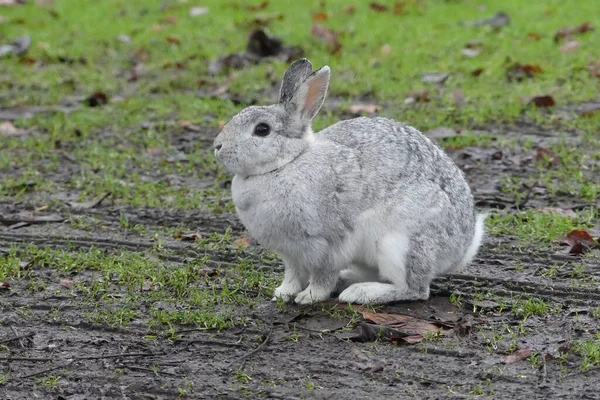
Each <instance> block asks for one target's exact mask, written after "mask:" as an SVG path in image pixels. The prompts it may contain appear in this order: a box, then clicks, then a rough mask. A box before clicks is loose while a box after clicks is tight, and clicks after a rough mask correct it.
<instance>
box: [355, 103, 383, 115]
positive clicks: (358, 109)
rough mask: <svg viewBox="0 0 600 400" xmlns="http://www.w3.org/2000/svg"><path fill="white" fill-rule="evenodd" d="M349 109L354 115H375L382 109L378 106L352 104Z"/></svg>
mask: <svg viewBox="0 0 600 400" xmlns="http://www.w3.org/2000/svg"><path fill="white" fill-rule="evenodd" d="M349 109H350V112H351V113H352V114H361V113H367V114H375V113H376V112H377V111H379V110H380V109H381V107H380V106H378V105H377V104H352V105H351V106H350V108H349Z"/></svg>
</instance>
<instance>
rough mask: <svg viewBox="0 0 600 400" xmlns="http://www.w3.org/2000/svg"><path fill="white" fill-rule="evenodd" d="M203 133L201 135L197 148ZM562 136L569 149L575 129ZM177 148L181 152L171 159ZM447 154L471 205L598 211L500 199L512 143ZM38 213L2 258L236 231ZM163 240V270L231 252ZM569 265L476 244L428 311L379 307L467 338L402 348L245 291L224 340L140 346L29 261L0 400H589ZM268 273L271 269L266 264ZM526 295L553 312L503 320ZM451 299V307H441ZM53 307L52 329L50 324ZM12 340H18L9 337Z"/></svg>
mask: <svg viewBox="0 0 600 400" xmlns="http://www.w3.org/2000/svg"><path fill="white" fill-rule="evenodd" d="M482 131H485V132H487V133H491V134H493V135H519V136H521V137H525V136H526V137H527V138H529V139H531V140H534V142H535V143H537V144H539V145H540V146H542V147H543V146H544V145H545V144H546V143H547V142H548V141H552V140H557V138H556V137H555V136H553V133H552V132H548V131H545V130H542V129H539V128H536V127H535V126H531V125H525V124H523V125H516V126H510V127H507V126H490V127H485V128H482ZM213 134H214V132H210V133H208V134H206V133H205V139H206V140H205V141H206V142H207V143H209V142H210V136H211V135H213ZM195 135H201V134H195ZM188 139H189V140H190V141H191V140H195V139H196V138H188ZM571 139H572V140H573V141H575V142H576V141H577V140H578V138H577V134H576V133H573V134H572V138H571ZM185 142H186V141H181V143H182V145H181V151H183V152H185V151H186V146H185ZM448 151H449V153H451V155H452V157H453V158H454V159H455V160H456V161H457V162H458V163H459V165H460V166H461V167H462V168H463V169H464V171H465V173H466V175H467V177H468V179H469V181H470V183H471V185H472V187H473V190H474V193H475V195H476V198H477V201H478V204H479V206H480V207H481V208H482V209H483V208H496V209H502V210H505V211H506V212H509V211H510V210H513V209H515V208H517V207H518V208H521V209H526V208H529V207H539V206H556V205H560V206H561V207H563V208H569V207H570V208H575V209H577V207H590V206H595V207H597V206H598V204H585V203H584V202H581V201H579V200H578V199H574V198H569V197H568V196H566V195H565V197H564V198H556V197H553V198H550V197H549V196H548V195H547V194H546V193H545V192H544V191H543V190H538V191H533V192H532V193H531V194H530V196H528V197H527V198H526V201H523V199H522V198H520V199H518V200H517V199H515V198H512V197H511V196H510V195H507V194H505V193H502V192H501V188H500V184H499V182H500V181H501V180H502V179H503V177H505V176H528V175H529V174H532V173H533V172H532V171H533V169H534V166H533V164H532V163H531V162H530V161H531V160H529V159H528V157H530V156H531V152H528V151H525V150H523V149H522V148H521V147H520V146H515V147H514V148H495V147H493V146H492V147H490V148H475V147H473V148H464V149H458V150H448ZM498 152H501V155H500V156H499V155H498ZM528 160H529V161H528ZM70 173H71V171H70V170H69V169H68V168H66V167H65V169H64V170H62V171H59V172H58V173H55V174H54V175H53V179H55V180H56V181H57V182H60V181H61V179H63V178H64V176H62V175H68V174H70ZM67 195H70V194H69V193H67ZM67 195H65V193H62V194H55V195H51V196H57V198H60V196H67ZM27 207H33V206H32V205H31V204H28V202H27V201H25V202H23V203H19V204H16V203H13V202H11V201H10V199H4V201H3V202H2V203H0V215H1V216H2V217H3V218H4V220H6V221H8V220H10V217H11V216H13V217H14V216H15V215H17V214H18V213H19V212H20V211H22V210H23V209H26V208H27ZM52 213H53V214H57V215H59V216H62V217H64V218H66V221H65V222H55V223H48V224H31V225H27V226H15V225H14V224H8V223H7V225H13V226H12V227H8V226H5V227H4V228H2V229H0V255H1V252H2V251H3V250H6V249H8V248H9V247H10V246H13V245H17V246H22V245H25V244H27V243H34V244H36V245H38V246H42V247H48V248H65V249H86V248H89V247H91V246H96V247H97V248H101V249H107V250H116V251H118V250H119V249H122V250H128V251H140V252H144V251H147V250H149V249H151V248H152V246H154V242H153V240H152V234H151V233H153V232H154V233H156V232H159V233H160V232H161V231H162V230H164V229H165V228H166V227H175V226H180V225H183V226H185V227H187V228H188V229H190V230H193V231H197V232H200V233H202V234H209V233H211V232H219V233H223V232H225V230H226V229H227V228H231V229H232V230H233V232H234V233H235V234H240V233H242V232H243V227H242V226H241V225H240V223H239V222H238V220H237V218H236V217H235V215H233V214H229V213H222V214H213V213H210V212H206V211H198V210H191V211H186V210H170V209H136V208H132V207H126V206H120V205H118V204H116V205H115V204H110V203H108V202H107V204H105V203H102V204H100V205H98V206H96V207H94V208H93V209H87V210H79V211H76V210H72V209H70V208H68V207H66V206H65V207H64V208H61V207H56V208H55V209H53V210H52ZM123 213H124V214H126V215H127V216H128V220H129V222H130V223H131V224H139V225H142V226H143V227H145V228H146V229H147V231H148V232H151V233H150V234H146V235H143V234H139V233H136V232H130V231H129V232H124V231H123V230H122V229H120V227H119V218H120V215H121V214H123ZM73 216H77V217H78V218H82V217H84V218H88V219H89V220H90V221H94V226H95V227H96V228H92V230H90V229H77V228H75V227H74V226H73V225H72V224H69V218H72V217H73ZM163 239H164V243H165V244H164V246H166V247H167V248H168V249H169V250H170V256H169V260H168V261H169V262H173V263H185V262H187V261H188V260H189V259H190V258H194V257H204V256H207V257H209V259H210V260H212V261H214V266H215V268H219V265H224V264H227V263H235V262H236V259H237V257H239V256H240V255H239V254H238V253H235V252H220V251H214V250H209V249H201V248H198V247H197V246H195V245H194V244H192V243H189V242H182V241H178V240H175V239H173V238H170V237H167V236H165V237H163ZM254 251H260V249H259V248H255V246H254V244H252V245H251V246H250V247H249V248H248V249H246V253H245V254H252V252H254ZM581 263H582V258H580V257H574V256H570V255H568V253H567V252H566V251H565V248H564V247H561V246H558V245H555V246H534V245H532V244H527V243H522V241H519V239H518V238H517V237H512V236H498V235H496V236H491V235H490V236H488V237H487V238H486V240H485V245H484V246H483V248H482V250H481V252H480V253H479V255H478V257H477V259H476V260H475V262H474V263H473V264H472V265H470V266H469V267H467V268H466V269H465V270H464V271H461V273H460V274H456V275H452V276H448V277H444V278H440V279H437V280H436V281H435V282H434V284H433V287H432V297H431V299H430V300H428V301H422V302H404V303H399V304H393V305H388V306H386V307H384V308H382V309H381V310H380V311H381V312H387V313H398V314H407V315H412V316H416V317H420V318H423V319H427V320H432V321H441V322H444V323H446V324H448V325H449V326H451V325H454V326H462V327H466V328H464V329H462V330H461V331H460V332H458V331H457V332H456V333H455V334H454V335H451V336H450V337H441V338H438V339H436V340H426V341H422V342H420V343H416V344H411V345H408V344H405V345H401V344H398V342H393V341H387V340H378V341H366V342H365V341H360V340H345V339H344V337H345V336H344V334H346V335H347V334H348V333H347V332H345V333H342V332H341V330H342V328H345V327H348V325H349V324H351V325H352V326H354V325H357V326H358V327H359V328H358V329H360V324H361V323H362V322H361V321H351V320H350V319H349V318H348V319H344V318H332V317H330V316H328V315H327V314H325V313H323V312H322V311H321V308H320V307H299V306H290V307H288V309H287V311H285V312H283V311H280V309H279V308H278V307H277V306H276V305H275V304H274V303H271V302H270V301H269V300H268V296H267V295H266V294H265V293H263V292H256V293H248V296H260V298H261V299H262V301H261V302H260V304H259V305H258V306H256V307H255V308H254V309H246V308H243V307H240V313H243V314H244V315H245V316H246V318H247V320H246V323H245V324H244V325H239V326H236V327H235V328H231V329H228V330H225V331H222V332H216V331H210V330H199V329H195V328H194V327H193V326H180V327H177V331H178V338H176V339H175V340H172V338H170V337H169V336H167V335H166V334H160V333H158V334H157V333H156V332H155V331H154V332H152V335H154V336H156V337H155V338H154V339H152V340H148V337H147V335H149V332H148V330H147V329H146V328H145V327H144V326H142V325H137V324H136V323H135V321H134V323H131V324H129V326H127V327H126V328H115V327H112V326H108V325H100V324H92V323H90V322H89V321H88V319H87V318H86V317H85V312H86V311H87V307H90V305H89V304H84V303H82V302H81V300H80V299H78V298H77V297H76V296H64V295H61V294H55V293H60V291H57V292H53V290H52V289H53V288H54V287H58V280H57V271H53V270H52V269H51V268H47V267H44V266H39V267H38V268H37V269H36V271H35V274H36V276H37V278H38V279H40V280H42V281H43V282H44V283H45V284H46V286H47V290H45V291H43V292H36V293H33V294H32V293H31V292H30V291H27V290H26V288H27V282H26V281H20V280H14V281H13V282H11V285H12V287H11V290H0V312H1V313H0V352H1V357H2V359H1V360H0V377H1V376H2V375H3V374H6V373H8V372H10V376H11V379H9V380H7V381H6V382H4V383H3V384H2V385H0V398H2V399H12V400H17V399H34V398H40V399H73V400H74V399H103V398H106V399H108V398H120V399H173V398H178V397H179V396H183V395H184V394H185V395H186V396H188V398H194V399H212V398H231V399H236V398H257V397H262V398H280V399H298V398H314V399H321V398H322V399H336V398H345V399H364V398H366V397H370V396H372V397H374V398H416V399H438V398H477V397H490V398H498V399H544V398H552V399H574V398H577V399H597V398H600V394H599V389H600V384H599V383H598V382H599V380H598V370H597V369H591V370H589V371H582V370H581V369H580V368H579V366H580V365H581V359H580V357H579V356H577V354H576V353H575V352H570V351H569V348H570V346H571V343H572V342H573V341H575V340H578V339H580V338H582V337H584V335H585V334H589V333H590V332H594V331H595V330H596V329H597V328H598V326H597V323H598V319H597V318H594V315H592V314H593V310H594V309H596V308H597V307H598V305H599V304H600V288H599V287H598V286H597V285H595V284H594V283H589V282H597V279H598V278H600V262H599V261H598V258H597V257H588V258H586V259H585V268H584V270H583V272H582V269H581ZM554 265H559V266H560V268H559V270H558V272H557V273H556V274H552V276H549V274H545V272H546V271H547V270H548V269H549V268H551V267H552V266H554ZM266 267H268V268H270V269H272V270H273V273H276V274H281V265H280V264H278V263H277V262H275V263H273V264H272V265H268V266H266ZM592 278H594V279H595V280H593V279H592ZM478 293H483V294H484V296H483V297H481V296H478ZM451 294H453V299H454V301H451V299H450V296H451ZM531 296H533V297H535V298H537V299H543V300H544V301H545V302H547V303H548V304H551V305H552V307H553V309H554V310H555V311H554V312H552V313H547V314H545V315H543V316H535V315H532V316H530V317H529V318H528V319H527V320H526V322H525V324H524V326H522V325H520V324H521V323H522V321H523V317H522V316H518V315H517V314H516V313H514V312H511V307H512V305H513V304H514V303H515V302H517V301H519V298H521V297H526V298H528V297H531ZM457 297H459V298H460V301H455V300H456V298H457ZM57 309H58V310H60V318H57V317H56V316H55V314H54V312H55V310H57ZM352 326H350V327H352ZM522 328H525V331H526V333H525V334H522V335H517V336H515V339H514V340H513V341H512V342H511V340H512V339H511V338H512V336H511V334H510V332H515V331H517V330H518V329H522ZM323 330H326V331H325V332H323ZM165 331H166V330H165ZM500 331H502V332H505V334H504V335H502V337H498V338H493V335H494V334H493V332H500ZM14 337H21V339H19V340H11V338H14ZM355 339H360V337H355ZM511 346H513V347H511ZM514 346H516V347H514ZM515 348H518V349H531V350H532V352H533V353H537V354H538V357H537V358H536V360H537V362H532V361H531V360H530V359H529V358H526V359H523V360H520V361H517V362H514V363H506V357H507V354H510V352H511V351H513V350H514V349H515ZM561 354H565V356H561ZM240 371H241V372H240ZM50 376H60V380H59V381H58V383H57V384H56V386H55V387H51V385H49V384H43V383H44V382H46V383H47V381H44V378H47V377H50Z"/></svg>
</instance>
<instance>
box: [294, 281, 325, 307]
mask: <svg viewBox="0 0 600 400" xmlns="http://www.w3.org/2000/svg"><path fill="white" fill-rule="evenodd" d="M330 294H331V293H330V291H329V290H327V289H324V288H319V287H315V286H312V285H308V287H307V288H306V289H304V290H303V291H301V292H300V293H298V296H296V299H295V300H294V301H295V302H296V303H298V304H312V303H317V302H319V301H324V300H327V299H328V298H329V296H330Z"/></svg>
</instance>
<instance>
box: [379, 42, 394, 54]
mask: <svg viewBox="0 0 600 400" xmlns="http://www.w3.org/2000/svg"><path fill="white" fill-rule="evenodd" d="M381 54H383V55H384V56H389V55H390V54H392V46H390V45H389V44H384V45H383V46H381Z"/></svg>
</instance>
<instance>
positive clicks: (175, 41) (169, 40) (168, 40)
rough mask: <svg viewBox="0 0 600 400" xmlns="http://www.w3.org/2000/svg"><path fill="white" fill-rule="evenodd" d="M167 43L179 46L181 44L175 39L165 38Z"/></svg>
mask: <svg viewBox="0 0 600 400" xmlns="http://www.w3.org/2000/svg"><path fill="white" fill-rule="evenodd" d="M167 43H170V44H180V43H181V42H180V41H179V39H177V38H176V37H172V36H169V37H167Z"/></svg>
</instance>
